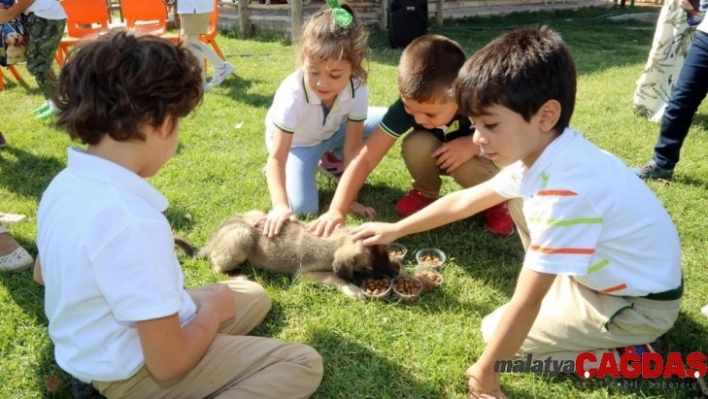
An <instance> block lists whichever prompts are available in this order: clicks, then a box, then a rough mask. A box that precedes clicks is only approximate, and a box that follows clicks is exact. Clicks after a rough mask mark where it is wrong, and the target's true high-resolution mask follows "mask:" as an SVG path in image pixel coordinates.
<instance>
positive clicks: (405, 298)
mask: <svg viewBox="0 0 708 399" xmlns="http://www.w3.org/2000/svg"><path fill="white" fill-rule="evenodd" d="M400 280H408V281H411V282H414V283H417V284H418V292H415V293H413V294H406V293H403V292H401V291H399V290H398V289H397V288H396V285H397V284H398V282H399V281H400ZM391 288H392V289H393V293H394V295H396V296H397V297H398V298H400V300H401V302H403V303H413V302H415V301H417V300H418V298H420V294H421V293H423V282H422V281H420V279H419V278H418V277H415V276H397V277H394V278H393V281H391Z"/></svg>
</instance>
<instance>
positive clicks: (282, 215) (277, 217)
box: [256, 206, 297, 237]
mask: <svg viewBox="0 0 708 399" xmlns="http://www.w3.org/2000/svg"><path fill="white" fill-rule="evenodd" d="M296 220H297V216H295V214H294V213H293V211H292V210H291V209H290V208H289V207H283V206H276V207H275V208H273V210H271V211H270V212H268V214H267V215H266V217H265V219H264V220H259V221H258V222H257V223H256V224H259V223H260V222H261V221H262V222H263V235H264V236H266V237H274V236H277V235H278V234H280V229H282V228H283V224H285V222H287V221H293V222H294V221H296Z"/></svg>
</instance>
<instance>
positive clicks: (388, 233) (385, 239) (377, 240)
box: [352, 222, 400, 246]
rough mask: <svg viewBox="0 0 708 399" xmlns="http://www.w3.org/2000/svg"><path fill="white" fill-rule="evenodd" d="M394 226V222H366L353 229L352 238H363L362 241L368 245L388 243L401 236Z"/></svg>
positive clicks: (355, 239)
mask: <svg viewBox="0 0 708 399" xmlns="http://www.w3.org/2000/svg"><path fill="white" fill-rule="evenodd" d="M394 226H395V225H394V224H393V223H381V222H376V223H364V224H362V225H361V226H359V227H355V228H354V230H352V240H353V241H358V240H361V243H362V244H364V245H366V246H369V245H376V244H381V245H383V244H388V243H390V242H393V241H395V240H396V239H398V238H399V237H400V234H398V230H397V229H396V228H395V227H394Z"/></svg>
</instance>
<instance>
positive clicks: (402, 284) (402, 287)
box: [396, 278, 422, 295]
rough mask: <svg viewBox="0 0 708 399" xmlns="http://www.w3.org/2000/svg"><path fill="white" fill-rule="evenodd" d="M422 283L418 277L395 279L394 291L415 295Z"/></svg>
mask: <svg viewBox="0 0 708 399" xmlns="http://www.w3.org/2000/svg"><path fill="white" fill-rule="evenodd" d="M421 288H422V285H421V283H420V281H418V279H413V278H400V279H398V281H396V291H398V292H399V293H401V294H403V295H416V294H418V293H420V290H421Z"/></svg>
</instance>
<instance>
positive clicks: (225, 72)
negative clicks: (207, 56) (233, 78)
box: [209, 62, 236, 87]
mask: <svg viewBox="0 0 708 399" xmlns="http://www.w3.org/2000/svg"><path fill="white" fill-rule="evenodd" d="M235 70H236V68H234V66H233V65H231V64H229V63H228V62H225V63H224V65H222V66H220V67H218V68H216V70H215V71H214V76H212V77H211V81H210V82H209V86H210V87H214V86H218V85H220V84H221V83H222V82H223V81H224V79H226V78H227V77H228V76H229V75H231V74H232V73H234V71H235Z"/></svg>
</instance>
